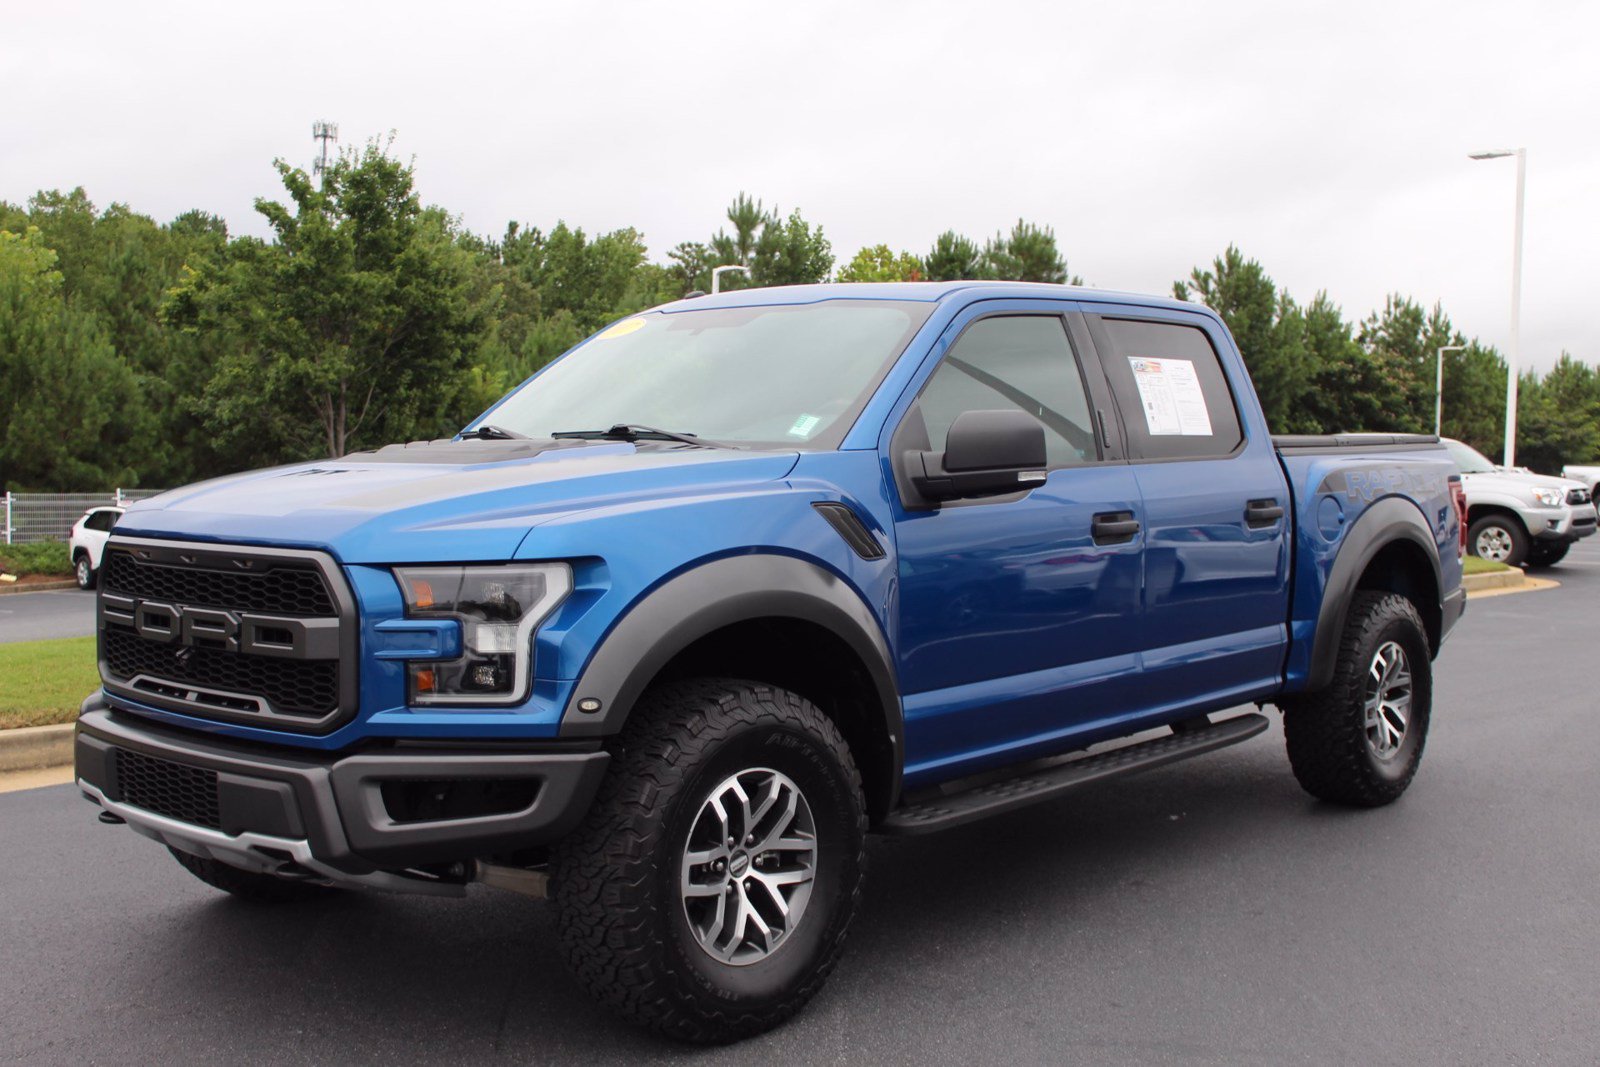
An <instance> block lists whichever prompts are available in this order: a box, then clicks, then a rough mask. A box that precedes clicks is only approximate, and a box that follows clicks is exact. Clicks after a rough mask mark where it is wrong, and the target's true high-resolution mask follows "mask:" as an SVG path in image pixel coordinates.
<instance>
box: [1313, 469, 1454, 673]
mask: <svg viewBox="0 0 1600 1067" xmlns="http://www.w3.org/2000/svg"><path fill="white" fill-rule="evenodd" d="M1396 541H1410V542H1412V543H1414V544H1416V545H1417V546H1418V547H1419V548H1421V549H1422V550H1423V552H1424V553H1425V554H1426V555H1427V557H1428V560H1429V562H1431V563H1432V564H1433V587H1434V588H1435V589H1437V590H1442V589H1443V588H1444V575H1443V572H1442V570H1441V569H1440V566H1439V546H1438V544H1437V543H1436V542H1435V541H1434V539H1433V531H1432V530H1431V529H1429V527H1428V524H1427V521H1426V520H1425V519H1424V518H1423V517H1422V512H1421V511H1420V510H1418V508H1417V506H1416V504H1414V503H1412V502H1411V501H1410V500H1406V499H1404V498H1402V497H1387V498H1385V499H1383V500H1380V501H1378V502H1377V503H1376V504H1373V505H1372V506H1371V507H1369V508H1368V509H1367V510H1366V511H1364V512H1362V514H1361V517H1360V518H1358V519H1356V521H1355V525H1353V526H1352V527H1351V528H1350V530H1349V532H1348V533H1346V534H1345V535H1344V543H1343V544H1341V545H1340V546H1339V554H1338V555H1337V556H1336V557H1334V561H1333V569H1332V570H1331V571H1330V572H1329V573H1328V583H1327V585H1326V586H1325V587H1324V588H1323V592H1322V607H1321V609H1320V610H1319V611H1318V612H1317V632H1316V636H1315V638H1313V640H1312V645H1311V667H1310V670H1309V672H1308V674H1307V678H1306V688H1307V689H1310V690H1316V689H1321V688H1323V687H1324V686H1326V685H1327V684H1328V683H1329V682H1331V681H1332V680H1333V670H1334V665H1335V662H1336V661H1337V660H1338V657H1339V639H1340V637H1341V636H1342V635H1343V634H1344V623H1345V619H1346V617H1347V616H1348V615H1349V613H1350V601H1351V600H1352V599H1353V598H1354V597H1355V593H1356V583H1357V582H1359V581H1360V580H1361V575H1362V573H1363V572H1364V571H1365V570H1366V569H1367V564H1369V563H1371V562H1372V560H1373V558H1374V557H1375V556H1377V554H1378V553H1379V552H1381V551H1383V550H1384V549H1385V548H1388V547H1389V546H1390V545H1392V544H1394V543H1395V542H1396ZM1418 606H1419V607H1422V608H1424V609H1427V608H1432V609H1433V610H1434V611H1437V612H1439V616H1440V619H1441V623H1442V621H1443V619H1444V604H1443V603H1442V602H1441V603H1438V604H1431V605H1418ZM1452 621H1453V620H1452ZM1443 629H1444V627H1443V626H1442V625H1441V635H1440V636H1441V637H1442V631H1443ZM1430 636H1431V635H1430ZM1436 640H1437V638H1436ZM1432 651H1433V652H1434V653H1435V654H1437V653H1438V651H1439V649H1438V647H1437V645H1435V647H1434V648H1433V649H1432Z"/></svg>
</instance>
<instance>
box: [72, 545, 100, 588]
mask: <svg viewBox="0 0 1600 1067" xmlns="http://www.w3.org/2000/svg"><path fill="white" fill-rule="evenodd" d="M72 576H73V577H74V578H76V579H77V580H78V588H79V589H93V588H94V579H95V572H94V567H92V566H90V564H89V553H87V552H79V553H78V558H77V559H76V560H75V561H74V562H73V564H72Z"/></svg>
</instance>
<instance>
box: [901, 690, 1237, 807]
mask: <svg viewBox="0 0 1600 1067" xmlns="http://www.w3.org/2000/svg"><path fill="white" fill-rule="evenodd" d="M1266 728H1267V717H1266V716H1265V715H1256V714H1254V713H1252V714H1249V715H1240V716H1238V717H1237V718H1233V719H1225V720H1224V721H1222V722H1219V723H1213V724H1211V725H1209V726H1199V725H1198V724H1197V725H1196V726H1193V727H1190V728H1188V729H1185V730H1183V731H1182V732H1176V733H1172V734H1168V735H1167V736H1166V737H1157V738H1155V739H1154V740H1151V741H1141V742H1140V743H1139V744H1136V745H1125V746H1123V747H1122V748H1114V749H1112V750H1110V751H1109V752H1100V753H1097V754H1095V755H1093V756H1085V757H1084V758H1083V759H1076V760H1072V761H1070V762H1068V763H1057V764H1054V765H1052V766H1049V767H1046V768H1044V769H1043V770H1038V771H1032V772H1029V773H1025V774H1019V775H1017V776H1016V777H1014V778H1006V779H1003V780H1001V781H998V782H990V783H988V784H986V785H980V786H978V787H976V788H974V789H969V790H967V791H966V792H964V793H956V794H953V795H951V796H941V797H934V798H932V799H930V800H925V801H923V802H921V803H919V804H911V805H908V806H906V807H903V808H897V809H895V810H894V811H893V812H891V813H890V814H889V817H888V818H886V819H884V821H883V822H881V823H879V824H878V827H877V832H878V833H880V834H891V835H895V836H905V835H909V834H928V833H932V832H934V831H935V830H947V829H949V828H950V827H952V826H961V825H963V824H964V823H969V822H975V821H977V820H978V819H983V818H987V817H988V816H990V815H999V814H1002V813H1004V812H1008V811H1015V810H1016V809H1018V808H1024V807H1027V806H1028V805H1029V804H1037V803H1039V802H1040V801H1042V800H1050V799H1053V798H1055V797H1058V796H1060V795H1061V794H1062V793H1065V792H1067V791H1068V790H1070V789H1076V788H1077V787H1078V786H1080V785H1089V784H1090V783H1092V782H1099V781H1103V780H1105V779H1107V778H1117V777H1120V776H1122V775H1125V774H1135V773H1137V772H1139V771H1147V770H1150V769H1152V768H1154V767H1164V766H1166V765H1167V764H1169V763H1176V762H1178V761H1179V760H1183V759H1188V758H1189V757H1190V756H1202V755H1204V754H1205V753H1207V752H1214V751H1216V750H1217V749H1219V748H1226V747H1227V746H1229V745H1235V744H1238V743H1239V742H1240V741H1248V740H1249V739H1250V738H1252V737H1254V736H1256V734H1259V733H1260V732H1261V731H1263V730H1265V729H1266Z"/></svg>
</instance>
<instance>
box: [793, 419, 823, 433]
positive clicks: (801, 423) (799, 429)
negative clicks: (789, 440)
mask: <svg viewBox="0 0 1600 1067" xmlns="http://www.w3.org/2000/svg"><path fill="white" fill-rule="evenodd" d="M821 421H822V420H821V419H820V418H818V417H817V416H816V415H801V416H800V417H799V418H798V419H795V420H794V425H793V426H791V427H789V436H790V437H810V436H811V433H812V431H814V430H815V429H816V428H817V424H818V423H820V422H821Z"/></svg>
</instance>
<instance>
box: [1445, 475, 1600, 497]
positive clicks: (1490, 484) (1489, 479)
mask: <svg viewBox="0 0 1600 1067" xmlns="http://www.w3.org/2000/svg"><path fill="white" fill-rule="evenodd" d="M1461 486H1462V488H1463V489H1465V490H1467V491H1468V492H1469V493H1470V492H1471V491H1472V490H1473V489H1477V490H1478V491H1479V492H1499V493H1518V492H1521V493H1523V494H1526V492H1527V491H1528V490H1529V489H1560V490H1562V491H1563V492H1565V491H1566V490H1569V489H1585V488H1588V487H1587V486H1585V485H1584V484H1583V483H1582V482H1575V481H1573V480H1572V479H1571V478H1555V477H1552V476H1551V475H1548V474H1523V473H1521V472H1518V471H1482V472H1480V473H1477V474H1463V475H1462V476H1461Z"/></svg>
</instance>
